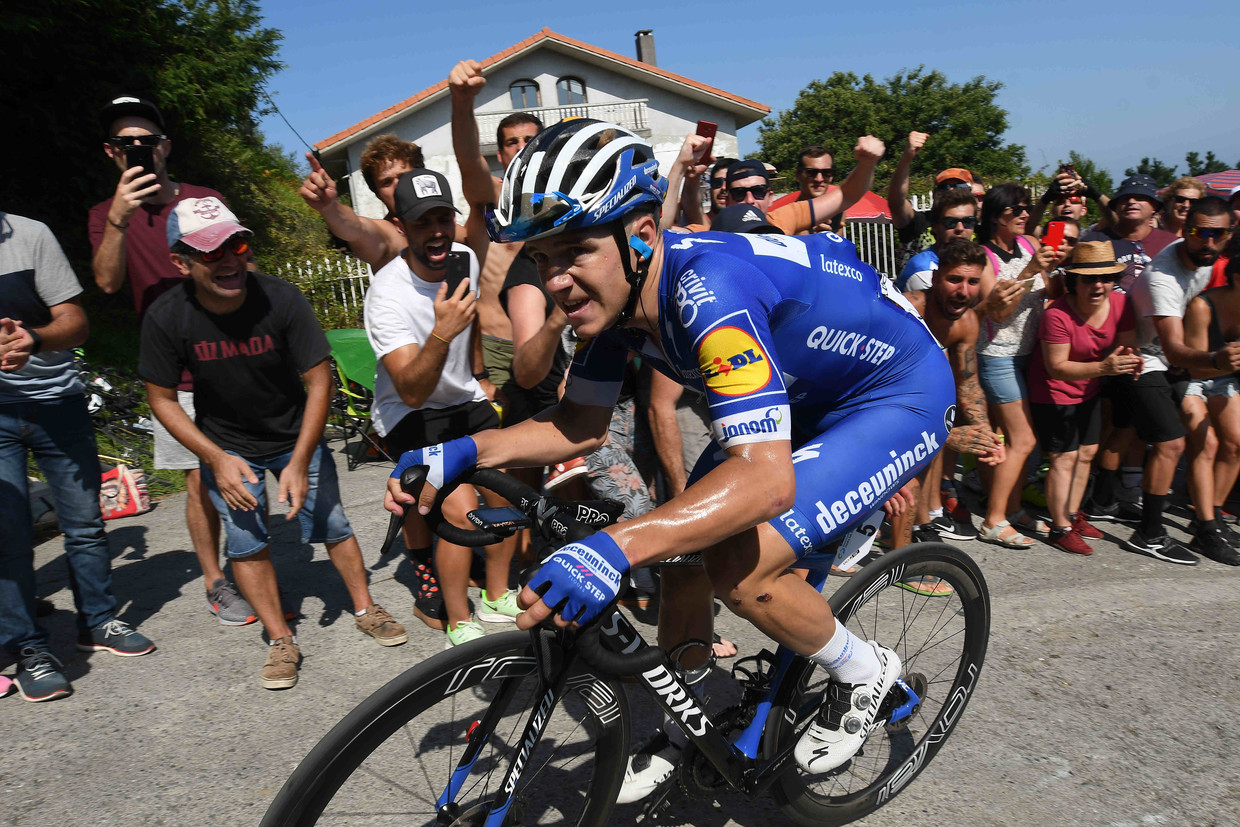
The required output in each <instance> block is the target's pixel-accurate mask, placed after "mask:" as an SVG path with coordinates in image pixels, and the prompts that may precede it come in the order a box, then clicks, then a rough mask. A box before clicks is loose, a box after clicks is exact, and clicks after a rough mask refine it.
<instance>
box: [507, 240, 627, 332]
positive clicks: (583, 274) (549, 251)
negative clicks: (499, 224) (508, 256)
mask: <svg viewBox="0 0 1240 827" xmlns="http://www.w3.org/2000/svg"><path fill="white" fill-rule="evenodd" d="M525 252H526V253H528V254H529V256H530V258H532V259H534V263H535V264H536V265H538V273H539V275H540V276H541V277H542V283H543V286H544V287H545V288H546V289H547V293H548V294H549V295H550V296H551V298H552V299H554V300H555V303H556V304H557V305H559V306H560V309H561V310H563V311H564V313H565V314H567V316H568V323H569V324H570V325H572V326H573V330H575V331H576V332H577V335H578V336H581V337H588V336H597V335H598V334H599V333H602V332H603V331H604V330H606V329H607V328H609V327H611V325H612V323H613V322H615V319H616V316H617V315H618V314H619V313H620V311H621V310H623V309H624V304H625V302H627V301H628V297H629V286H628V283H627V282H626V281H625V280H624V266H623V264H622V262H621V261H620V251H619V250H618V249H617V248H616V242H615V239H614V238H613V236H612V234H611V232H610V231H609V230H608V229H607V228H605V227H604V228H601V229H600V228H595V229H590V230H581V231H578V232H569V233H561V234H559V235H553V236H551V237H549V238H541V239H538V240H536V241H527V242H526V243H525Z"/></svg>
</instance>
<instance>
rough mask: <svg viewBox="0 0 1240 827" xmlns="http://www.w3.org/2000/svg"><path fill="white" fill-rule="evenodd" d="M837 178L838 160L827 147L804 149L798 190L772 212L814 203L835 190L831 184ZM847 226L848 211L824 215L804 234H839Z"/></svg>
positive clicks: (775, 203) (773, 205)
mask: <svg viewBox="0 0 1240 827" xmlns="http://www.w3.org/2000/svg"><path fill="white" fill-rule="evenodd" d="M834 179H835V161H834V159H833V158H832V157H831V153H830V152H829V151H827V148H826V147H825V146H820V145H818V144H813V145H812V146H807V147H805V149H802V150H801V154H800V155H798V156H797V171H796V182H797V187H798V190H797V191H796V192H790V193H788V194H787V195H785V196H783V197H782V198H779V199H776V200H775V201H773V202H772V203H771V209H773V210H777V209H779V208H780V207H782V206H784V205H786V204H791V203H793V202H795V201H812V200H813V199H815V198H817V197H818V196H820V195H826V194H827V191H828V190H830V189H832V185H831V182H832V181H833V180H834ZM843 226H844V212H843V210H841V211H840V212H837V213H836V214H835V215H823V216H820V217H819V220H818V223H816V224H815V225H814V226H813V227H810V228H809V229H808V230H806V231H805V232H803V233H797V235H804V234H805V233H825V232H835V233H838V232H839V231H840V230H841V229H842V228H843Z"/></svg>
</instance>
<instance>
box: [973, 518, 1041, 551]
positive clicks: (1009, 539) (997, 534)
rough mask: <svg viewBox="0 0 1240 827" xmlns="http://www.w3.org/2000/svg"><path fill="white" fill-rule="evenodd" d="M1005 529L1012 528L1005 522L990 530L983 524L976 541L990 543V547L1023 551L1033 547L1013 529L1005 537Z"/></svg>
mask: <svg viewBox="0 0 1240 827" xmlns="http://www.w3.org/2000/svg"><path fill="white" fill-rule="evenodd" d="M1005 528H1012V524H1011V523H1010V522H1008V521H1007V520H1004V521H1002V522H1001V523H999V524H998V525H997V526H993V527H991V528H987V527H986V523H985V522H983V523H982V527H981V528H980V529H979V530H978V532H977V539H978V540H980V541H982V542H983V543H990V544H991V545H992V546H1002V547H1003V548H1019V549H1024V548H1032V547H1033V540H1032V539H1031V538H1029V537H1026V536H1025V535H1023V534H1021V533H1020V532H1019V531H1016V530H1015V529H1012V533H1011V534H1009V535H1007V536H1006V537H1005V536H1004V534H1003V530H1004V529H1005Z"/></svg>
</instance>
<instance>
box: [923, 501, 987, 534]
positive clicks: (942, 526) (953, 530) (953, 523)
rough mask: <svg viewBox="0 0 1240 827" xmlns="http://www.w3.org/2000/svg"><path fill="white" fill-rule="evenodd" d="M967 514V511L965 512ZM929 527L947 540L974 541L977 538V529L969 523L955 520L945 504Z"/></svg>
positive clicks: (954, 516)
mask: <svg viewBox="0 0 1240 827" xmlns="http://www.w3.org/2000/svg"><path fill="white" fill-rule="evenodd" d="M965 513H966V514H967V513H968V512H967V511H966V512H965ZM930 525H931V526H932V527H933V528H934V530H935V531H937V532H938V533H939V536H940V537H946V538H947V539H949V540H974V539H976V538H977V529H976V528H974V527H973V523H972V522H971V521H968V520H965V521H961V520H958V519H956V515H955V514H953V513H952V512H951V511H950V510H948V508H947V505H946V503H945V504H944V505H943V513H942V514H940V515H939V516H938V517H935V518H934V519H933V520H931V521H930Z"/></svg>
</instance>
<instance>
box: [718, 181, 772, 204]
mask: <svg viewBox="0 0 1240 827" xmlns="http://www.w3.org/2000/svg"><path fill="white" fill-rule="evenodd" d="M770 189H771V188H770V186H769V185H767V184H755V185H754V186H752V187H728V195H729V196H731V198H732V200H733V201H744V200H745V193H747V192H749V193H753V197H754V200H756V201H761V200H762V199H763V198H766V194H767V192H769V191H770Z"/></svg>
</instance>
